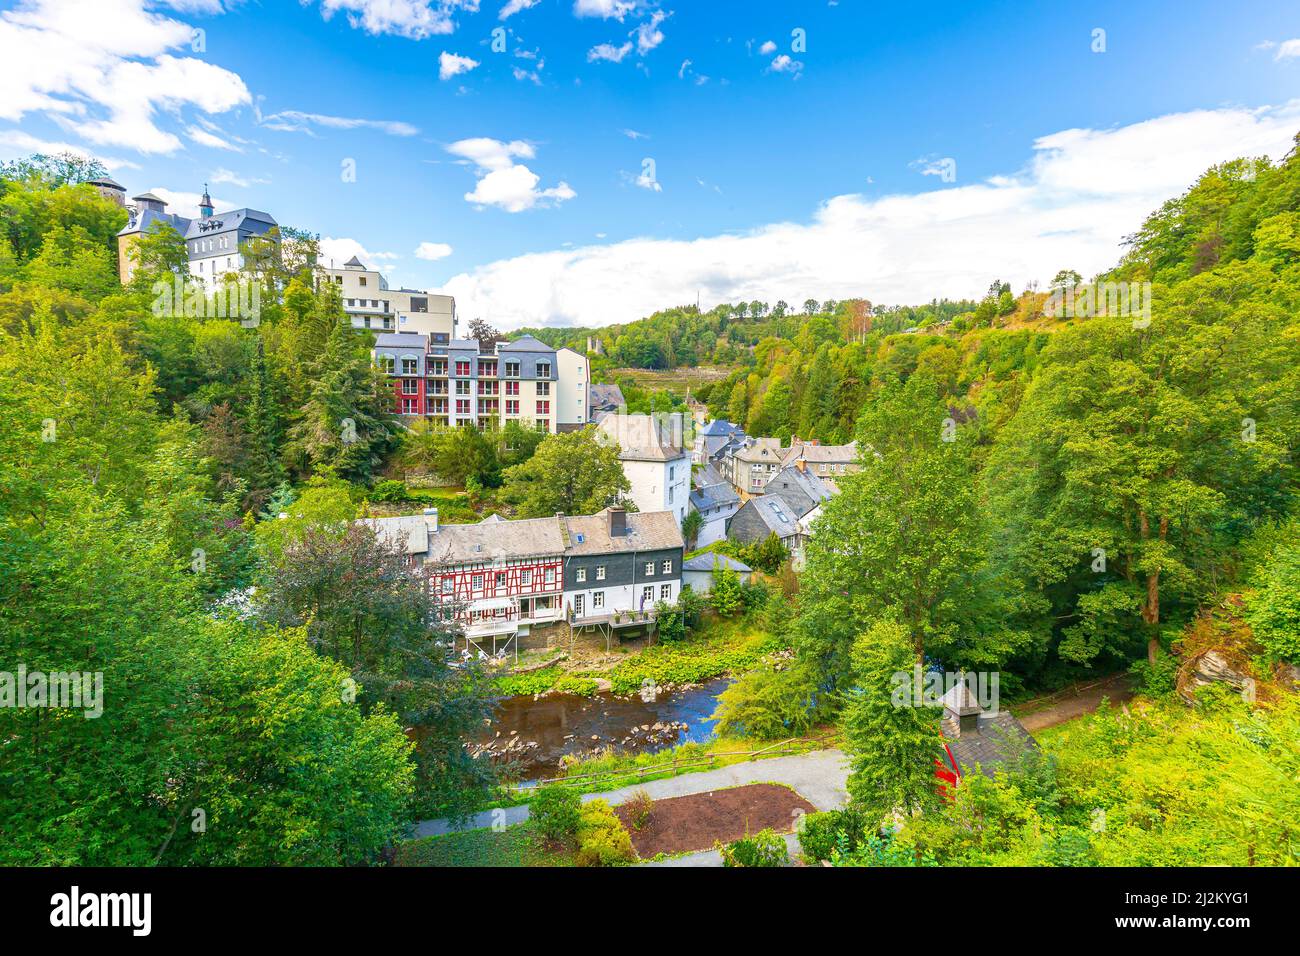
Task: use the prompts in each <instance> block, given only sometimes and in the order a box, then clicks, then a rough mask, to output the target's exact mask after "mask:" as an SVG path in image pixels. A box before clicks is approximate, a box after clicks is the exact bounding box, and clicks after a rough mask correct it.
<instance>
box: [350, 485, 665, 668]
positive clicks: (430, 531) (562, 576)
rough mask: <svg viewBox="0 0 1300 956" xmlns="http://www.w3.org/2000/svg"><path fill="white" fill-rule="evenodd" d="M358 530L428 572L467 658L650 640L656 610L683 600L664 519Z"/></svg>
mask: <svg viewBox="0 0 1300 956" xmlns="http://www.w3.org/2000/svg"><path fill="white" fill-rule="evenodd" d="M360 523H361V524H364V525H367V526H369V527H371V528H373V529H374V530H375V532H376V534H377V535H378V536H379V538H380V539H381V540H383V541H385V542H387V543H388V544H389V545H390V546H395V547H397V548H400V549H401V550H402V551H403V553H405V554H406V556H407V558H408V560H409V561H410V562H411V564H412V565H413V566H415V567H419V568H422V569H424V570H425V572H426V573H427V574H428V580H429V587H430V588H431V590H432V592H433V594H434V596H435V597H436V598H437V599H438V601H439V603H441V604H443V605H445V606H446V607H447V608H448V610H449V611H450V612H451V613H452V615H453V618H454V620H455V621H456V623H457V625H458V626H459V628H460V629H461V631H462V632H463V634H464V640H465V647H466V649H471V650H479V651H482V652H484V653H489V654H498V653H505V652H508V651H510V650H512V649H513V650H514V651H515V652H516V653H517V652H518V650H519V648H520V647H521V646H545V645H546V644H548V643H549V642H550V641H551V640H552V639H553V638H554V637H555V635H556V632H557V631H561V632H564V633H568V629H570V628H578V629H586V630H591V631H599V632H602V633H604V634H605V635H606V637H607V638H608V637H610V636H613V635H614V634H616V633H620V632H629V631H633V630H636V631H645V630H650V629H653V627H654V623H655V610H654V608H655V605H656V604H657V603H658V602H660V601H666V602H668V603H669V604H676V603H677V600H678V598H679V597H680V595H681V583H682V556H683V543H682V534H681V529H680V527H679V526H678V524H677V522H676V521H675V520H674V518H673V516H672V514H671V513H669V512H666V511H660V512H654V513H649V514H628V513H627V512H626V511H625V510H623V509H622V508H607V509H605V510H604V511H601V512H599V513H598V514H594V515H586V516H574V517H570V516H566V515H555V516H554V517H550V518H526V519H520V520H516V521H506V520H504V519H502V518H500V517H498V516H496V515H493V516H492V517H489V518H487V519H485V520H483V521H480V522H477V523H475V524H450V525H440V524H439V522H438V511H437V509H436V508H429V509H426V510H425V512H424V513H423V514H421V515H404V516H400V517H391V518H365V519H361V521H360Z"/></svg>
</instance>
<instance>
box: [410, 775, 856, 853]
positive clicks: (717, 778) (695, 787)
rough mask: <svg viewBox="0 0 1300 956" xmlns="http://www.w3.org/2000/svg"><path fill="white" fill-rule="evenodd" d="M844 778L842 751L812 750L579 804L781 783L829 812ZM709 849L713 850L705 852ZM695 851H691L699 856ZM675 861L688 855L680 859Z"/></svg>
mask: <svg viewBox="0 0 1300 956" xmlns="http://www.w3.org/2000/svg"><path fill="white" fill-rule="evenodd" d="M848 778H849V767H848V763H847V761H846V760H845V757H844V754H843V753H842V752H840V751H838V750H814V751H813V752H811V753H806V754H792V755H790V756H787V757H770V758H768V759H766V760H750V761H747V762H745V763H735V764H732V765H730V766H728V767H719V768H718V769H717V770H704V771H701V772H699V773H684V774H680V775H678V776H676V777H666V778H664V779H662V780H650V781H648V782H646V783H641V784H636V785H635V786H631V787H620V788H619V789H618V790H609V791H607V792H605V793H584V794H583V795H582V801H583V803H586V802H587V801H589V800H595V799H597V798H599V799H602V800H605V801H606V802H607V803H609V804H610V805H611V806H617V805H618V804H620V803H622V802H623V801H624V800H626V799H627V798H628V797H630V796H631V795H632V794H633V793H634V792H635V791H637V790H645V791H646V792H647V793H649V794H650V796H651V797H652V798H653V799H655V800H659V799H661V798H663V797H685V796H688V795H690V794H692V793H708V792H709V791H710V790H722V789H725V788H727V787H739V786H742V785H743V784H747V783H783V784H785V785H786V786H788V787H792V788H793V789H794V790H795V791H796V792H798V794H799V795H800V796H802V797H803V798H804V799H805V800H807V801H808V802H809V803H811V804H812V805H813V806H814V807H816V808H817V809H818V810H834V809H837V808H839V807H842V806H844V804H845V802H846V801H847V800H848V793H847V791H846V790H845V784H846V782H847V781H848ZM527 819H528V807H527V806H518V807H504V808H501V809H498V810H484V811H483V812H482V813H476V814H474V815H473V816H472V817H470V818H469V820H468V821H467V822H465V823H464V824H462V825H460V826H453V825H452V824H451V823H450V822H449V821H447V820H445V819H441V820H424V821H421V822H420V823H417V824H416V825H415V829H414V831H413V833H412V834H411V835H412V836H413V837H427V836H442V835H443V834H446V833H454V832H457V831H460V830H478V829H482V828H483V827H491V826H498V827H499V826H514V825H515V824H517V823H523V822H524V821H525V820H527ZM706 852H713V851H706ZM699 855H700V854H690V856H699ZM680 859H683V860H684V859H687V857H681V858H680ZM666 865H670V866H692V865H695V866H709V865H721V857H719V858H718V862H717V863H716V864H709V863H699V864H691V863H681V862H678V861H676V860H672V861H668V863H667V864H666Z"/></svg>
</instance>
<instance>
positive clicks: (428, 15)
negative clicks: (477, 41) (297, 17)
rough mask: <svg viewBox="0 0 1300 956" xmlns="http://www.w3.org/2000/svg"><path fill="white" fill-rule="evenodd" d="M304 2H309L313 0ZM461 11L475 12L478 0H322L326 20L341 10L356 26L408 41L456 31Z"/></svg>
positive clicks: (351, 23)
mask: <svg viewBox="0 0 1300 956" xmlns="http://www.w3.org/2000/svg"><path fill="white" fill-rule="evenodd" d="M302 2H303V4H304V5H305V4H307V3H309V2H310V0H302ZM458 10H465V11H467V12H469V13H475V12H477V11H478V0H320V12H321V16H322V17H324V18H325V19H326V20H329V19H331V18H332V17H333V16H334V14H336V13H340V12H341V13H343V14H344V15H345V16H346V17H347V20H348V24H349V25H350V26H351V27H352V28H353V29H356V30H364V31H365V32H366V33H369V34H372V35H375V36H377V35H379V34H384V33H387V34H392V35H393V36H400V37H406V38H407V39H408V40H423V39H424V38H425V37H428V36H432V35H435V34H437V35H445V34H448V33H452V32H453V31H455V29H456V22H455V20H454V19H453V16H454V15H455V13H456V12H457V11H458Z"/></svg>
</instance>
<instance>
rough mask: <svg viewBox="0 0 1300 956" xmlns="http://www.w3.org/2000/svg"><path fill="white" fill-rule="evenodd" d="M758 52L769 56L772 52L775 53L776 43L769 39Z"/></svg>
mask: <svg viewBox="0 0 1300 956" xmlns="http://www.w3.org/2000/svg"><path fill="white" fill-rule="evenodd" d="M758 52H759V53H761V54H763V56H768V55H770V54H772V53H775V52H776V44H775V43H774V42H772V41H771V40H768V41H767V42H766V43H764V44H763V45H762V46H761V47H759V48H758Z"/></svg>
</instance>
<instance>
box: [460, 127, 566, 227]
mask: <svg viewBox="0 0 1300 956" xmlns="http://www.w3.org/2000/svg"><path fill="white" fill-rule="evenodd" d="M447 152H449V153H451V154H452V155H453V156H459V157H461V161H462V162H463V163H465V164H466V165H473V166H474V167H475V170H474V175H475V176H477V177H478V182H477V183H476V184H475V186H474V189H473V190H472V191H471V192H467V193H466V194H465V201H466V202H469V203H473V204H474V205H476V206H496V207H497V208H498V209H503V210H505V211H506V212H523V211H524V210H526V209H532V208H534V207H543V208H544V207H547V206H556V205H559V204H560V203H562V202H564V201H565V200H568V199H572V198H573V197H574V196H576V195H577V193H575V192H574V191H573V189H572V188H570V186H569V184H568V183H566V182H560V183H559V184H558V185H556V186H553V187H551V188H549V189H538V188H537V184H538V183H539V182H540V181H541V177H540V176H538V175H537V174H536V173H534V172H533V171H532V170H531V169H529V168H528V167H527V166H525V165H523V164H522V163H516V162H515V159H532V158H533V157H534V156H535V155H536V154H535V152H534V150H533V147H532V145H531V144H529V143H526V142H524V141H523V140H514V141H512V142H509V143H506V142H502V141H501V140H498V139H491V138H489V137H486V136H479V137H476V138H474V139H462V140H459V141H457V142H455V143H452V144H451V145H450V146H448V147H447Z"/></svg>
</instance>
